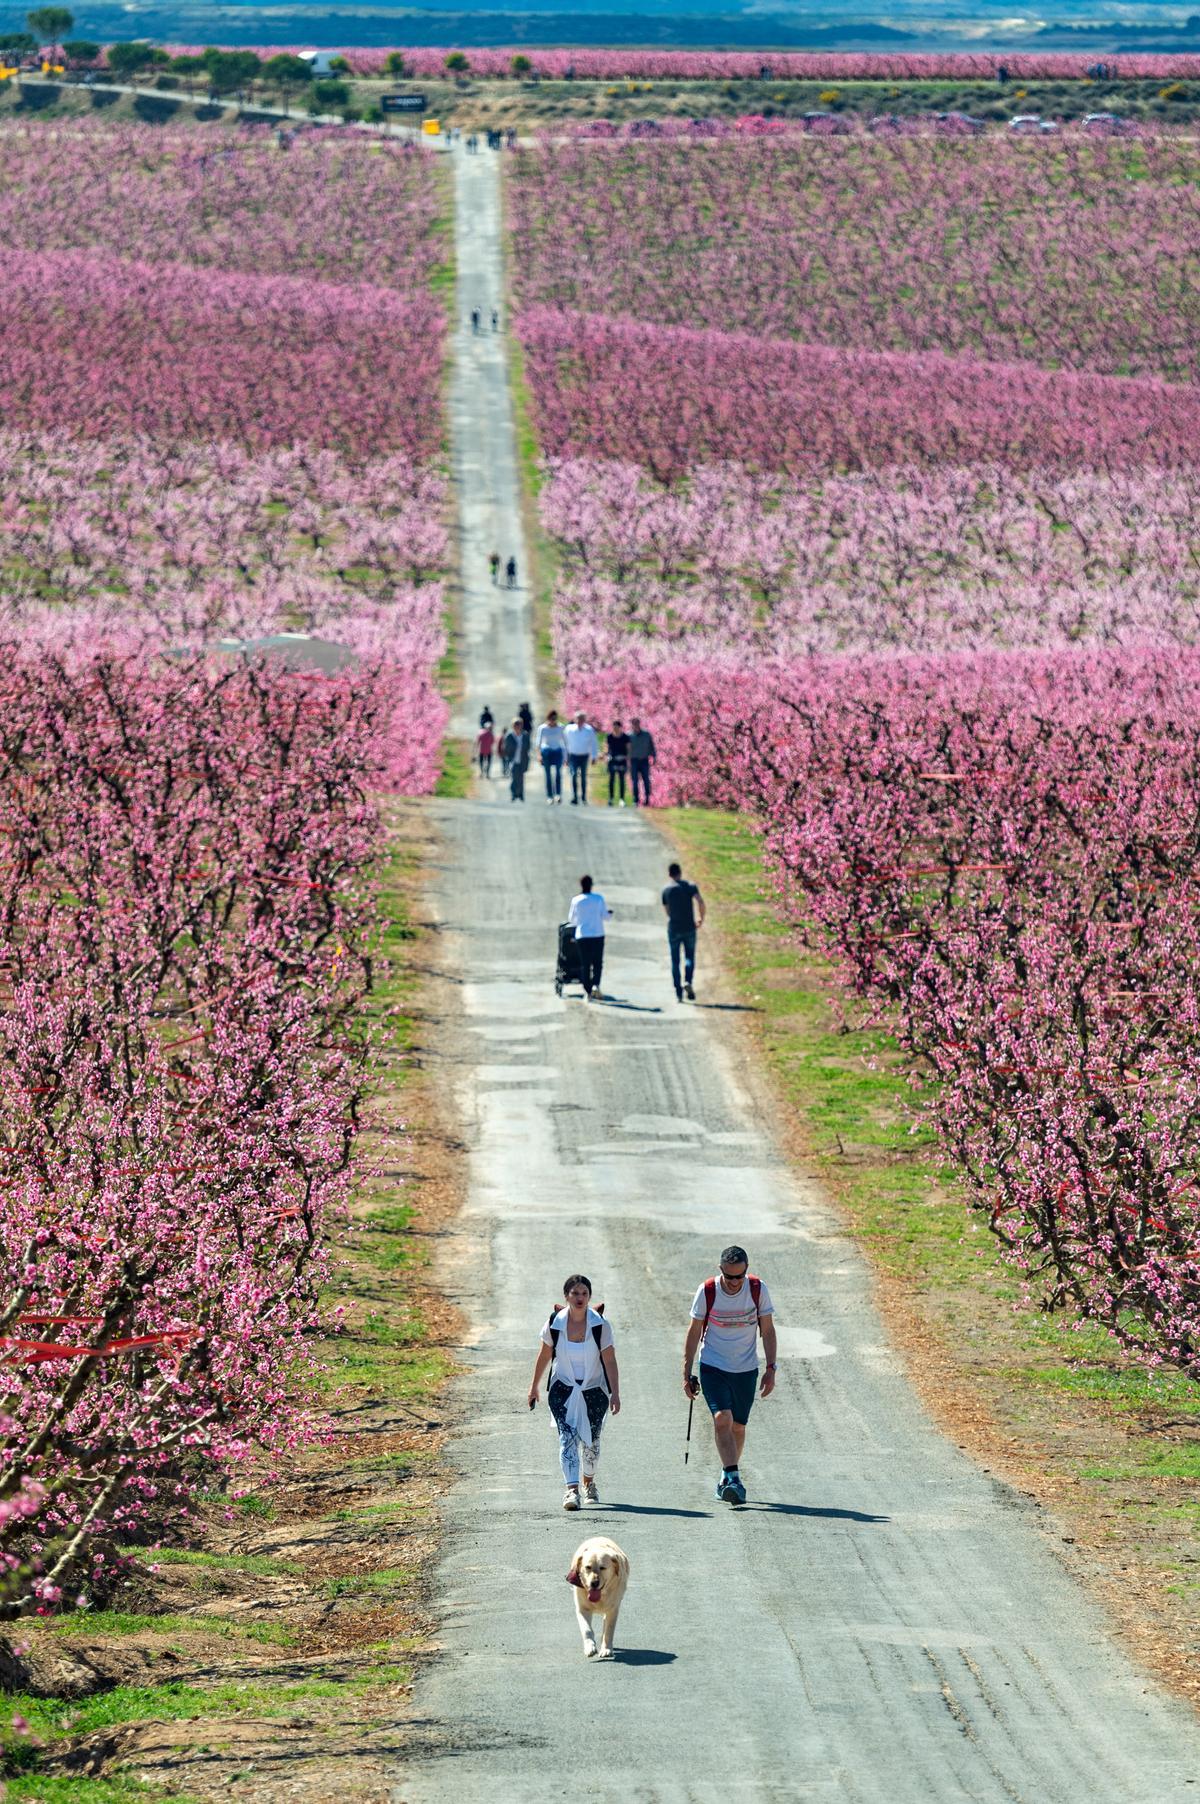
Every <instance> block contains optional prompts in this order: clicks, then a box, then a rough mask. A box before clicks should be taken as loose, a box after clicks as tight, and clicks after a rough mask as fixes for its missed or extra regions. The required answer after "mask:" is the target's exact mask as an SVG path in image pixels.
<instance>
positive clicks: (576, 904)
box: [567, 889, 611, 940]
mask: <svg viewBox="0 0 1200 1804" xmlns="http://www.w3.org/2000/svg"><path fill="white" fill-rule="evenodd" d="M610 913H611V910H610V909H609V906H608V903H607V902H606V901H605V900H604V897H603V896H602V895H601V894H600V892H599V891H598V890H594V889H593V890H589V891H588V892H587V894H586V895H582V894H580V895H578V896H576V898H575V900H574V901H573V902H572V904H571V907H570V911H569V913H568V915H567V920H568V921H569V922H574V924H575V938H576V939H577V940H602V939H603V938H604V923H605V921H607V919H608V917H609V914H610Z"/></svg>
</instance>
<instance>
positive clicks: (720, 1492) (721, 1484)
mask: <svg viewBox="0 0 1200 1804" xmlns="http://www.w3.org/2000/svg"><path fill="white" fill-rule="evenodd" d="M728 1482H729V1481H728V1480H727V1479H726V1477H725V1474H724V1473H723V1472H722V1474H721V1476H720V1478H718V1480H717V1488H716V1490H715V1491H714V1493H713V1495H714V1497H715V1498H716V1500H717V1502H718V1503H724V1501H725V1493H726V1486H727V1484H728ZM563 1507H564V1509H565V1508H566V1505H565V1504H564V1505H563Z"/></svg>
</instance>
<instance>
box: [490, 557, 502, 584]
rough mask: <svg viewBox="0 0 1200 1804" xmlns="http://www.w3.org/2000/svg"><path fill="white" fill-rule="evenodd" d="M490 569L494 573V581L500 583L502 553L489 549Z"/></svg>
mask: <svg viewBox="0 0 1200 1804" xmlns="http://www.w3.org/2000/svg"><path fill="white" fill-rule="evenodd" d="M488 569H489V570H490V571H491V573H492V581H493V583H498V582H499V581H500V553H499V552H498V551H489V553H488Z"/></svg>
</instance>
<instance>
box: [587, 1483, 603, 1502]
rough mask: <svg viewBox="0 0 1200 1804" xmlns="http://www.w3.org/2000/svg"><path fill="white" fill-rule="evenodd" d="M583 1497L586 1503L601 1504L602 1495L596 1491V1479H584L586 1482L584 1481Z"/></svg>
mask: <svg viewBox="0 0 1200 1804" xmlns="http://www.w3.org/2000/svg"><path fill="white" fill-rule="evenodd" d="M583 1497H584V1502H585V1503H599V1501H600V1493H599V1491H598V1490H597V1489H596V1481H595V1479H594V1478H585V1479H584V1481H583Z"/></svg>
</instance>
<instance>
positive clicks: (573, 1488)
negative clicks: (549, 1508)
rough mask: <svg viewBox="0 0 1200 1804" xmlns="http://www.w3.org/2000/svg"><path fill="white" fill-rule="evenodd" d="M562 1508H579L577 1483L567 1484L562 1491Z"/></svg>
mask: <svg viewBox="0 0 1200 1804" xmlns="http://www.w3.org/2000/svg"><path fill="white" fill-rule="evenodd" d="M563 1508H564V1510H577V1509H578V1508H579V1486H578V1485H568V1486H567V1488H566V1490H565V1491H564V1492H563Z"/></svg>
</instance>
